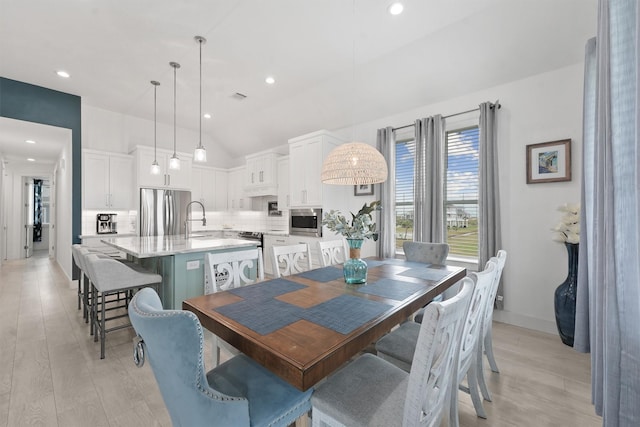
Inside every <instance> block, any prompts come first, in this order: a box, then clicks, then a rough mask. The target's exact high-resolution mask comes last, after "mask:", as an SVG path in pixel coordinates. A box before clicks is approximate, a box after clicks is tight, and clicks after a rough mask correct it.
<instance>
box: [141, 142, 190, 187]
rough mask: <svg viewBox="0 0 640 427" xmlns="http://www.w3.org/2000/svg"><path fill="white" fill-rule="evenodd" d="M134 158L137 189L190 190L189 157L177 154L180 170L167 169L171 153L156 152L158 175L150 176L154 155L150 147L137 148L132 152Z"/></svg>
mask: <svg viewBox="0 0 640 427" xmlns="http://www.w3.org/2000/svg"><path fill="white" fill-rule="evenodd" d="M133 154H134V155H135V157H136V166H137V172H138V186H139V187H158V188H176V189H181V190H189V189H191V163H192V159H191V155H190V154H185V153H177V155H178V158H179V159H180V169H177V170H176V169H169V159H170V158H171V156H172V155H173V152H172V151H168V150H157V157H156V159H157V160H158V164H159V165H160V173H159V174H158V175H152V174H151V171H150V170H151V164H152V163H153V159H154V153H153V148H152V147H145V146H138V147H136V149H135V150H134V151H133Z"/></svg>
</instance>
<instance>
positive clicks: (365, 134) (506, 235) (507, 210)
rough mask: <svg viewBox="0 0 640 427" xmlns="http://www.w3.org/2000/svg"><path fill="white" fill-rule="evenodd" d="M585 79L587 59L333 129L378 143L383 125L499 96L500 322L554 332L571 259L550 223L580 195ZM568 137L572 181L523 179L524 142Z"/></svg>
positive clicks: (347, 136) (359, 200)
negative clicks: (557, 299)
mask: <svg viewBox="0 0 640 427" xmlns="http://www.w3.org/2000/svg"><path fill="white" fill-rule="evenodd" d="M582 82H583V64H576V65H573V66H570V67H566V68H562V69H559V70H556V71H552V72H548V73H544V74H540V75H537V76H534V77H530V78H527V79H524V80H520V81H516V82H512V83H507V84H503V85H500V86H495V87H493V88H490V89H487V90H483V91H480V92H476V93H472V94H469V95H466V96H463V97H458V98H455V99H451V100H449V101H446V102H441V103H438V104H433V105H427V106H424V107H421V108H416V109H412V110H410V111H406V112H403V113H399V114H396V115H393V116H390V117H385V118H381V119H379V120H375V121H372V122H368V123H364V124H359V125H356V126H354V127H353V128H347V129H341V130H339V131H336V133H338V134H340V135H341V136H343V137H344V138H345V139H348V140H354V139H355V140H359V141H363V142H367V143H369V144H372V145H375V138H376V129H378V128H382V127H386V126H393V127H399V126H403V125H406V124H409V123H413V122H414V120H415V119H417V118H421V117H426V116H430V115H434V114H443V115H448V114H453V113H457V112H461V111H466V110H469V109H472V108H475V107H476V106H477V105H478V104H480V103H481V102H484V101H495V100H498V99H499V100H500V104H501V105H502V108H501V109H500V111H499V115H498V132H499V133H498V135H499V139H498V144H499V150H500V151H499V152H500V163H499V168H500V177H501V179H500V196H501V205H502V207H501V214H502V233H503V248H504V249H506V250H507V252H508V258H507V264H506V267H505V270H504V273H503V282H504V310H503V311H498V312H496V315H495V319H496V320H499V321H504V322H507V323H512V324H516V325H519V326H523V327H527V328H531V329H537V330H541V331H546V332H550V333H557V329H556V326H555V316H554V308H553V293H554V290H555V288H556V287H557V286H558V285H559V284H560V283H561V282H562V281H563V280H564V278H565V277H566V275H567V256H566V251H565V248H564V246H562V245H561V244H559V243H556V242H553V241H552V240H551V231H550V228H551V227H553V226H555V225H556V223H557V222H558V220H559V218H560V213H559V212H558V211H557V210H556V209H557V207H558V206H559V205H561V204H563V203H566V202H579V200H580V179H581V170H582V158H581V156H582V129H581V126H582ZM451 120H452V119H450V121H451ZM455 120H465V118H464V117H461V118H457V119H455ZM565 138H571V140H572V146H571V148H572V181H570V182H558V183H548V184H526V169H525V167H526V164H525V163H526V162H525V158H526V157H525V156H526V145H527V144H535V143H540V142H547V141H554V140H559V139H565ZM375 192H376V193H375V195H374V197H371V198H365V197H358V198H354V201H353V203H354V206H353V207H352V208H353V209H357V208H358V207H359V206H358V205H362V203H364V201H367V202H369V201H371V200H375V199H377V198H379V189H378V188H377V187H376V189H375Z"/></svg>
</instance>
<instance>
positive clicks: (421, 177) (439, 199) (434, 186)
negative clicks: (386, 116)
mask: <svg viewBox="0 0 640 427" xmlns="http://www.w3.org/2000/svg"><path fill="white" fill-rule="evenodd" d="M415 129H416V159H415V174H414V190H413V192H414V219H413V238H414V240H415V241H416V242H433V243H442V242H444V174H445V169H444V152H445V147H444V144H445V134H444V129H445V122H444V119H443V118H442V116H441V115H440V114H438V115H435V116H433V117H427V118H425V119H418V120H416V123H415Z"/></svg>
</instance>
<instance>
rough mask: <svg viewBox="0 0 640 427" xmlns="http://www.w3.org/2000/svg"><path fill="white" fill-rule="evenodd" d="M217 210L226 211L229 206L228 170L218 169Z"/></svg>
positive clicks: (216, 173) (216, 172)
mask: <svg viewBox="0 0 640 427" xmlns="http://www.w3.org/2000/svg"><path fill="white" fill-rule="evenodd" d="M215 175H216V194H215V206H216V208H215V210H217V211H225V210H227V208H228V206H227V203H228V193H229V176H228V173H227V171H226V170H219V169H216V171H215Z"/></svg>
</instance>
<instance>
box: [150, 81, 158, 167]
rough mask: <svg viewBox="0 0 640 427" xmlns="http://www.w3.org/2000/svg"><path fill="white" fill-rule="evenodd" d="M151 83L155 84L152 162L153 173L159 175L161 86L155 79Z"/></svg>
mask: <svg viewBox="0 0 640 427" xmlns="http://www.w3.org/2000/svg"><path fill="white" fill-rule="evenodd" d="M151 84H152V85H153V163H151V174H152V175H159V174H160V165H159V164H158V156H157V148H158V142H157V136H158V131H157V123H158V122H157V105H158V102H157V101H158V97H157V92H158V86H160V82H157V81H155V80H151Z"/></svg>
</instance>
